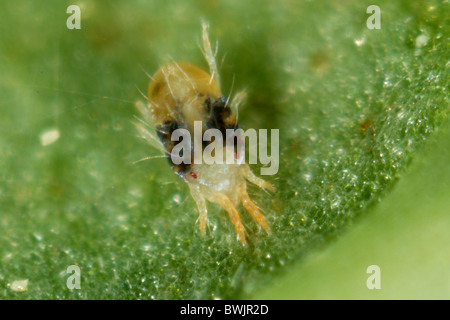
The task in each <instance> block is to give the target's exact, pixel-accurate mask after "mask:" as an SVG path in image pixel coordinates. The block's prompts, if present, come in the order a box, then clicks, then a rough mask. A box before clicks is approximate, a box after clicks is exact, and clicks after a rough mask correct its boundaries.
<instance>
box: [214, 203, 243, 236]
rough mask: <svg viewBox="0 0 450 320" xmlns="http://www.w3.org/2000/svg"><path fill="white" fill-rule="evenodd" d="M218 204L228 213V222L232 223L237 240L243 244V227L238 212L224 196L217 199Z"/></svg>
mask: <svg viewBox="0 0 450 320" xmlns="http://www.w3.org/2000/svg"><path fill="white" fill-rule="evenodd" d="M218 202H219V204H220V205H221V206H222V208H224V209H225V210H226V211H227V212H228V215H229V216H230V220H231V222H232V223H233V225H234V228H235V229H236V233H237V234H238V237H239V240H241V241H242V243H243V244H245V243H246V239H245V229H244V225H243V224H242V221H241V217H240V216H239V212H238V211H237V210H236V207H235V206H234V204H233V202H231V200H230V199H229V198H228V197H226V196H220V197H219V198H218Z"/></svg>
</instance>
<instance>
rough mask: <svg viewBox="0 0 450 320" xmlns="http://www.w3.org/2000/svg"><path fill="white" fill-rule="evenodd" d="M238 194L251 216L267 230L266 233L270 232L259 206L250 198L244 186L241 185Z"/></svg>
mask: <svg viewBox="0 0 450 320" xmlns="http://www.w3.org/2000/svg"><path fill="white" fill-rule="evenodd" d="M239 196H240V198H241V202H242V204H243V206H244V208H245V210H247V211H248V212H249V213H250V214H251V215H252V217H253V219H255V220H256V222H257V223H258V224H259V225H260V226H261V227H262V228H263V229H264V230H266V231H267V233H270V227H269V224H268V223H267V220H266V218H265V217H264V215H263V214H262V213H261V211H260V210H259V208H258V207H257V206H256V204H255V203H254V202H253V201H252V199H250V197H249V195H248V193H247V190H246V188H245V187H242V188H241V190H240V193H239Z"/></svg>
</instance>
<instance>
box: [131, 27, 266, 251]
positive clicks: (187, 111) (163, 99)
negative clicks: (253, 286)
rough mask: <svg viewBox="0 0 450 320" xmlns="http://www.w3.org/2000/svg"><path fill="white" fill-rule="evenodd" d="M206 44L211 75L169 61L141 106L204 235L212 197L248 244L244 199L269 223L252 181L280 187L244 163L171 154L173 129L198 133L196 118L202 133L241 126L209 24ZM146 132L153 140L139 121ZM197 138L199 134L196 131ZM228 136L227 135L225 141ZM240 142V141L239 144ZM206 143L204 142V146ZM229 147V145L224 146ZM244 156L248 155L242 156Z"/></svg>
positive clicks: (259, 218) (239, 153)
mask: <svg viewBox="0 0 450 320" xmlns="http://www.w3.org/2000/svg"><path fill="white" fill-rule="evenodd" d="M203 44H204V49H205V52H204V54H205V57H206V59H207V61H208V64H209V67H210V74H208V73H207V72H205V71H203V70H201V69H200V68H198V67H196V66H194V65H192V64H189V63H176V62H173V63H169V64H166V65H164V66H162V67H161V68H160V69H159V70H158V71H157V72H156V73H155V74H154V75H153V77H152V80H151V82H150V85H149V90H148V105H147V106H146V107H141V108H140V109H141V110H140V111H141V113H142V114H143V116H144V120H146V121H147V122H152V123H153V124H154V125H155V127H156V134H157V136H158V139H159V140H160V142H161V143H162V144H163V146H164V152H165V154H166V157H167V159H168V161H169V164H170V165H171V166H172V169H173V171H174V172H175V173H176V174H178V175H179V176H180V177H181V178H182V179H183V180H184V181H185V182H186V183H187V184H188V186H189V188H190V192H191V195H192V197H193V198H194V200H195V202H196V204H197V207H198V211H199V213H200V216H199V225H200V230H201V232H202V233H204V232H205V228H206V225H207V221H208V218H207V206H206V200H208V201H210V202H214V203H218V204H220V205H221V206H222V208H224V209H225V210H226V211H227V213H228V214H229V217H230V219H231V221H232V223H233V225H234V227H235V229H236V232H237V235H238V237H239V239H240V240H241V241H242V242H243V243H245V242H246V237H245V229H244V226H243V224H242V222H241V218H240V214H239V212H238V210H237V206H238V205H239V203H242V205H243V206H244V208H245V209H246V210H247V211H248V212H249V213H250V214H251V215H252V216H253V218H254V219H255V221H256V222H257V223H258V224H259V225H260V226H261V227H262V228H263V229H265V230H266V231H267V232H270V228H269V225H268V223H267V221H266V219H265V217H264V216H263V214H262V213H261V211H260V209H259V208H258V207H257V205H256V204H255V203H254V202H253V200H252V199H251V198H250V196H249V195H248V193H247V181H250V182H251V183H253V184H255V185H257V186H258V187H260V188H264V189H268V190H271V191H274V188H273V187H272V185H271V184H270V183H268V182H266V181H265V180H263V179H261V178H258V177H257V176H255V175H254V174H253V172H252V171H251V170H250V167H249V166H248V164H245V163H243V161H240V162H237V163H234V164H227V163H223V164H215V163H214V164H206V163H201V164H196V163H194V162H193V161H191V164H186V163H181V164H178V165H176V164H174V163H173V161H172V159H171V152H172V149H173V148H174V146H175V145H176V144H177V143H178V141H172V139H171V135H172V133H173V132H174V131H175V130H176V129H178V128H183V129H187V130H189V132H191V134H193V132H194V121H201V122H202V131H205V130H207V129H211V128H213V129H218V130H220V132H221V133H222V134H223V135H224V136H225V131H226V129H236V128H238V124H237V120H236V116H235V114H234V112H233V111H232V107H236V105H234V106H233V104H237V103H238V102H237V101H236V100H239V99H236V98H235V99H234V100H233V101H232V102H230V101H229V99H228V98H227V97H225V96H224V95H223V94H222V93H221V90H220V79H219V75H218V73H217V67H216V63H215V57H214V55H213V53H212V50H211V46H210V43H209V39H208V34H207V27H206V26H205V25H204V26H203ZM138 129H139V131H140V132H141V135H142V136H143V137H144V138H146V139H147V140H151V138H150V134H149V133H148V131H147V129H146V128H145V127H144V126H143V125H142V123H140V124H138ZM191 136H193V135H191ZM224 140H225V139H224ZM233 143H234V142H233ZM204 147H205V143H203V148H204ZM224 149H225V147H224ZM244 151H245V150H236V153H235V155H236V158H238V157H243V156H244V153H245V152H244ZM241 160H242V159H241Z"/></svg>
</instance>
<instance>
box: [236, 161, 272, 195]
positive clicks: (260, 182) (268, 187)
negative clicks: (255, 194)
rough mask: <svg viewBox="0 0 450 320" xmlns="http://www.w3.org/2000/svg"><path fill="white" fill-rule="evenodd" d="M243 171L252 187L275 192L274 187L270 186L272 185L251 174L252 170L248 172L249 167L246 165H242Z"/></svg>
mask: <svg viewBox="0 0 450 320" xmlns="http://www.w3.org/2000/svg"><path fill="white" fill-rule="evenodd" d="M243 170H244V176H245V178H246V179H247V180H248V181H250V182H251V183H253V184H254V185H257V186H258V187H260V188H262V189H266V190H269V191H272V192H275V188H274V186H272V184H270V183H269V182H267V181H265V180H263V179H261V178H258V177H257V176H255V174H254V173H253V172H252V170H250V167H249V166H248V165H243Z"/></svg>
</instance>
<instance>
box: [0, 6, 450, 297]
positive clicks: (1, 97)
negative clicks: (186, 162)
mask: <svg viewBox="0 0 450 320" xmlns="http://www.w3.org/2000/svg"><path fill="white" fill-rule="evenodd" d="M71 4H76V5H78V6H79V7H80V8H81V30H69V29H67V27H66V20H67V18H68V17H69V14H67V13H66V9H67V7H68V6H69V5H71ZM372 4H376V5H378V6H379V7H380V8H381V29H379V30H370V29H368V28H367V26H366V20H367V19H368V17H369V16H370V15H369V14H367V13H366V9H367V7H368V6H369V5H372ZM449 13H450V12H449V4H448V2H447V1H406V0H402V1H378V2H377V3H373V2H372V1H358V0H348V1H339V2H337V1H235V0H231V1H127V2H125V1H56V0H55V1H50V0H46V1H41V2H36V1H29V0H25V1H20V2H17V1H13V0H6V1H2V2H1V3H0V14H1V19H0V298H3V299H217V298H220V299H228V298H234V299H247V298H271V299H278V298H282V299H299V298H305V299H315V298H353V299H355V298H394V299H398V298H440V299H448V298H450V291H449V290H450V289H449V288H450V280H449V279H450V272H449V262H450V254H449V250H448V243H450V241H449V240H450V239H449V235H448V230H449V227H450V221H449V220H450V219H449V217H448V208H449V204H450V203H449V198H450V197H449V195H450V186H449V180H450V179H449V178H450V177H449V170H448V159H449V158H450V157H449V147H450V145H449V141H450V135H449V132H450V131H449V129H448V102H449V101H448V86H449V70H448V69H449V58H450V53H449V39H448V37H449V18H448V17H449V16H450V14H449ZM202 19H205V20H206V21H208V22H209V24H210V37H211V39H212V41H213V42H215V41H216V40H217V41H218V43H219V53H218V64H219V70H220V72H221V76H222V87H223V88H222V89H223V92H224V93H226V94H228V93H229V92H231V90H233V91H232V92H237V91H239V90H241V89H246V90H247V92H248V100H247V102H246V104H245V106H244V107H243V108H242V109H241V111H240V115H239V119H240V125H241V126H242V127H243V128H255V129H258V128H268V129H270V128H277V129H280V158H281V159H280V161H281V166H280V172H279V173H278V174H277V175H276V176H274V177H269V180H271V182H272V183H273V184H274V185H275V186H276V188H277V192H276V193H274V194H273V195H272V196H270V197H267V196H266V195H265V194H264V193H261V192H260V191H259V190H257V188H251V189H250V192H251V194H252V197H254V199H255V201H257V202H258V204H259V205H260V206H261V208H263V210H264V212H265V214H266V216H267V217H268V219H269V223H270V225H271V227H272V230H273V234H272V235H271V236H268V235H266V234H265V233H264V232H262V231H260V230H259V229H258V228H257V226H256V224H255V223H254V222H253V221H252V220H251V219H250V218H249V217H248V216H247V215H243V218H244V221H245V224H246V228H247V232H248V238H249V245H248V247H243V246H242V245H241V244H240V243H239V242H238V241H236V235H235V231H234V228H233V226H232V225H231V223H230V221H229V219H228V217H227V215H226V213H225V212H224V211H223V210H221V209H220V208H219V207H217V206H215V205H211V204H210V205H209V212H210V213H209V218H210V223H211V227H210V231H209V232H208V234H207V236H206V237H201V236H200V234H199V231H198V226H197V225H196V219H197V215H198V214H197V211H196V207H195V203H194V201H193V200H192V199H191V197H190V195H189V192H188V188H187V186H186V185H184V184H183V183H182V182H181V181H180V179H179V178H178V177H177V176H176V175H174V174H173V173H172V171H171V170H170V167H169V166H168V165H167V163H166V161H165V160H164V159H155V160H150V161H146V162H142V163H139V164H136V165H132V162H133V161H135V160H138V159H140V158H142V157H145V156H149V155H156V154H158V152H157V151H156V150H154V149H152V148H151V147H150V146H148V145H147V144H146V143H145V142H144V141H142V140H140V139H138V138H137V137H136V135H137V134H136V130H135V129H134V127H133V124H132V121H133V119H134V116H135V115H137V112H136V108H135V104H136V103H137V102H138V101H144V98H143V97H142V95H141V93H140V91H142V92H144V93H145V92H146V88H147V86H148V82H149V79H148V77H147V75H146V73H148V74H152V73H154V72H155V71H156V70H157V69H158V67H159V66H160V65H161V64H162V63H164V62H167V61H173V60H174V61H187V62H191V63H194V64H197V65H199V66H201V67H203V68H205V69H206V68H207V64H206V62H205V61H204V58H203V57H202V54H201V51H200V49H199V44H200V43H201V20H202ZM51 130H54V131H55V132H58V133H59V139H57V140H56V141H54V142H53V143H51V144H48V145H46V144H45V140H46V139H45V135H44V134H45V133H46V132H49V131H51ZM254 169H256V168H254ZM258 171H259V170H258ZM241 211H242V212H243V210H242V209H241ZM373 264H375V265H379V266H380V268H381V286H382V289H381V290H369V289H367V287H366V280H367V277H368V276H369V275H368V274H366V269H367V267H368V266H369V265H373ZM70 265H78V266H79V267H80V268H81V290H69V289H68V288H67V287H66V280H67V278H68V275H66V274H65V270H66V269H67V267H68V266H70ZM23 279H28V287H27V290H26V291H25V292H16V291H14V290H13V283H14V281H16V280H23Z"/></svg>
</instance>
